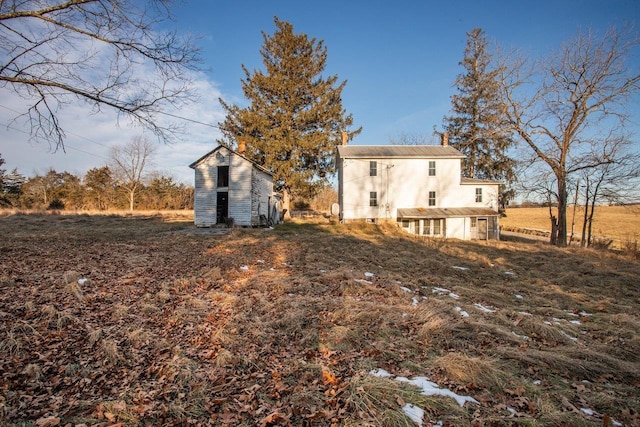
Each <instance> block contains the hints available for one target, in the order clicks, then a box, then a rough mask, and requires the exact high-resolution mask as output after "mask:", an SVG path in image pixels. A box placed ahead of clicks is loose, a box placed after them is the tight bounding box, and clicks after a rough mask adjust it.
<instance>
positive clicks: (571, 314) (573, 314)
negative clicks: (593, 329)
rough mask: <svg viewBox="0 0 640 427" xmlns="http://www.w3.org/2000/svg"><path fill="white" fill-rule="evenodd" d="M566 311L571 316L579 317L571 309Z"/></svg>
mask: <svg viewBox="0 0 640 427" xmlns="http://www.w3.org/2000/svg"><path fill="white" fill-rule="evenodd" d="M564 312H565V313H567V314H568V315H569V316H573V317H578V315H577V314H575V313H572V312H570V311H569V310H565V311H564Z"/></svg>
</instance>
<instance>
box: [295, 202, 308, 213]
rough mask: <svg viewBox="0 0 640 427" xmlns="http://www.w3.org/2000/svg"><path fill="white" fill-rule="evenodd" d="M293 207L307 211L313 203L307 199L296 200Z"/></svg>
mask: <svg viewBox="0 0 640 427" xmlns="http://www.w3.org/2000/svg"><path fill="white" fill-rule="evenodd" d="M293 209H295V210H298V211H306V210H309V209H311V205H310V204H309V202H307V201H306V200H296V201H295V202H293Z"/></svg>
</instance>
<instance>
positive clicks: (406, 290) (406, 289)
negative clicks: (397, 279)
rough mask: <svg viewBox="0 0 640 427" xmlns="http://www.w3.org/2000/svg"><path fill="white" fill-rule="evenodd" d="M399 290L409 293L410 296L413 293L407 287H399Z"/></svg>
mask: <svg viewBox="0 0 640 427" xmlns="http://www.w3.org/2000/svg"><path fill="white" fill-rule="evenodd" d="M400 289H402V290H403V291H405V292H409V293H410V294H412V293H413V291H412V290H411V289H409V288H407V287H405V286H400Z"/></svg>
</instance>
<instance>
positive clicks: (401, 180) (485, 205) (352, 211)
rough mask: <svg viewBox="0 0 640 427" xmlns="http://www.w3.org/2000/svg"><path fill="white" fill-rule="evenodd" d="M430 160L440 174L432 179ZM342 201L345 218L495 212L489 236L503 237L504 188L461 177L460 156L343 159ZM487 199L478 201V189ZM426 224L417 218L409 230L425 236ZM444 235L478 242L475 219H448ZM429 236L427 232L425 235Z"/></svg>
mask: <svg viewBox="0 0 640 427" xmlns="http://www.w3.org/2000/svg"><path fill="white" fill-rule="evenodd" d="M371 161H376V162H377V173H376V174H375V176H371V174H370V170H371V167H370V162H371ZM429 162H435V166H436V167H435V175H433V176H430V175H429ZM337 167H338V202H339V204H340V214H341V219H343V220H347V221H349V220H359V219H360V220H362V219H376V220H377V219H388V220H396V219H397V215H398V209H408V208H426V209H429V208H477V209H478V211H481V210H483V209H491V210H493V211H494V212H495V214H494V215H490V216H489V217H486V216H484V217H482V218H486V219H487V220H488V222H487V225H488V235H489V236H488V237H489V238H498V237H499V235H498V234H499V233H498V231H497V225H498V217H497V213H498V195H499V185H498V184H497V183H493V182H487V181H480V180H468V179H462V178H461V173H460V172H461V159H460V158H459V157H438V156H434V157H432V158H422V157H421V158H417V157H413V158H411V157H406V158H399V157H391V158H386V159H385V158H362V157H358V158H349V157H346V158H342V157H338V161H337ZM477 188H480V189H482V200H481V201H478V202H477V201H476V189H477ZM371 192H375V193H376V195H377V202H378V206H370V193H371ZM430 192H435V195H436V197H435V204H434V205H429V193H430ZM424 221H426V220H417V219H412V220H410V221H409V222H408V223H406V224H407V227H406V229H407V231H409V232H411V233H415V234H423V231H424V230H423V226H424V224H425V222H424ZM443 233H444V236H445V237H448V238H457V239H465V240H468V239H472V238H476V230H475V229H471V218H470V217H451V216H448V217H447V218H445V229H444V232H443ZM425 234H428V233H425Z"/></svg>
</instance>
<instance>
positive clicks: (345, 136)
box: [342, 131, 349, 146]
mask: <svg viewBox="0 0 640 427" xmlns="http://www.w3.org/2000/svg"><path fill="white" fill-rule="evenodd" d="M348 141H349V134H348V133H347V132H346V131H342V145H343V146H344V145H347V142H348Z"/></svg>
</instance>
